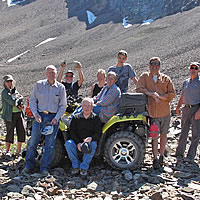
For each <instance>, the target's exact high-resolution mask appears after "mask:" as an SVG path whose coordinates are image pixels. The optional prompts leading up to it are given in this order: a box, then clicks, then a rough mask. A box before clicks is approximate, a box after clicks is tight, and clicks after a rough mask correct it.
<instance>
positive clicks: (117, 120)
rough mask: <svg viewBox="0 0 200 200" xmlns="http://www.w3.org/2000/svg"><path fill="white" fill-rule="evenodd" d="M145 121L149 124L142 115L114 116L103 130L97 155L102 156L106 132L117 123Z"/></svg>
mask: <svg viewBox="0 0 200 200" xmlns="http://www.w3.org/2000/svg"><path fill="white" fill-rule="evenodd" d="M133 120H134V121H144V122H147V119H146V116H144V115H142V114H138V115H123V116H121V115H114V116H112V117H111V118H110V120H109V121H108V122H107V123H106V124H105V125H104V126H103V128H102V135H101V138H100V140H99V142H98V148H97V150H96V153H95V155H96V156H99V155H100V154H101V148H102V144H104V143H105V139H106V131H107V130H108V129H109V128H110V127H112V126H113V125H114V124H116V123H121V122H125V121H133Z"/></svg>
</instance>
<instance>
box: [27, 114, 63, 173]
mask: <svg viewBox="0 0 200 200" xmlns="http://www.w3.org/2000/svg"><path fill="white" fill-rule="evenodd" d="M40 116H41V118H42V122H41V123H38V122H36V121H35V120H34V122H33V126H32V134H31V139H30V141H29V143H28V147H27V152H26V158H25V159H26V165H25V167H26V168H28V169H33V168H34V167H35V157H36V155H37V146H38V144H39V142H40V138H41V128H44V126H45V125H46V124H47V123H48V122H51V120H52V119H53V118H54V117H55V114H48V115H45V114H43V113H40ZM58 128H59V122H57V124H56V125H55V126H54V131H53V133H52V134H50V135H46V136H45V147H44V153H43V156H42V164H41V166H40V171H43V170H47V171H48V170H49V169H50V165H51V162H52V160H53V154H54V146H55V143H56V136H57V132H58Z"/></svg>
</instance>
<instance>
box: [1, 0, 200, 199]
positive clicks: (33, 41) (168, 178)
mask: <svg viewBox="0 0 200 200" xmlns="http://www.w3.org/2000/svg"><path fill="white" fill-rule="evenodd" d="M199 19H200V8H199V7H196V8H194V9H192V10H190V11H187V12H183V13H178V14H176V15H172V16H167V17H165V18H162V19H158V20H157V21H155V22H154V23H153V24H151V25H149V26H141V25H140V24H136V25H133V26H132V27H130V28H128V29H124V28H123V26H122V24H121V23H118V22H119V20H121V19H119V16H115V15H113V14H112V13H105V14H102V15H100V16H98V19H97V20H96V22H95V23H94V24H93V25H88V23H87V22H86V21H85V20H86V16H85V13H83V12H76V10H75V9H74V10H73V9H70V8H68V7H67V4H66V1H63V0H56V1H55V0H45V1H44V0H36V1H35V0H29V1H27V3H25V4H22V5H20V6H13V7H9V8H8V7H7V4H6V2H5V1H0V52H1V55H0V69H1V76H3V75H5V74H12V75H13V76H14V78H15V80H16V83H17V85H16V86H17V88H18V90H19V91H20V92H21V93H22V94H23V95H24V96H27V97H28V96H29V95H30V93H31V90H32V88H33V85H34V84H35V82H36V81H37V80H39V79H42V78H44V68H45V67H46V66H47V65H49V64H54V65H56V67H57V68H58V69H59V63H60V62H61V61H62V60H64V59H67V61H68V63H69V65H68V68H70V69H73V66H72V65H71V63H72V61H73V60H79V61H81V63H82V64H83V73H84V76H85V81H84V84H83V87H82V88H81V91H80V93H81V94H82V95H83V96H88V95H89V93H90V87H91V84H92V83H94V82H95V81H96V72H97V69H99V68H103V69H106V70H107V69H108V66H110V65H113V64H115V63H116V54H117V52H118V51H119V50H120V49H125V50H127V51H128V62H129V63H130V64H132V65H133V67H134V69H135V71H136V73H137V75H138V76H139V75H140V74H141V73H142V72H143V71H146V70H148V61H149V59H150V57H152V56H160V57H161V60H162V66H161V70H162V72H164V73H166V74H168V75H169V76H170V77H171V79H172V81H173V82H174V85H175V87H176V91H177V94H178V95H179V94H180V89H181V86H182V83H183V80H184V79H186V78H188V76H189V71H188V68H187V67H188V65H189V63H190V62H192V61H199V55H200V45H199V44H200V34H199V32H200V26H199ZM48 38H56V39H55V40H53V41H51V42H48V43H46V44H43V45H40V46H38V47H36V46H37V45H38V44H39V43H40V42H42V41H44V40H46V39H48ZM26 51H27V53H26V54H24V55H23V56H21V57H19V58H18V59H16V60H14V61H12V62H8V60H9V59H10V58H13V57H15V56H17V55H19V54H21V53H23V52H26ZM75 75H76V77H75V79H76V78H77V73H76V74H75ZM0 90H2V84H0ZM129 91H131V92H132V91H134V87H133V85H132V84H131V85H130V87H129ZM177 98H178V96H177V97H176V98H175V100H174V102H173V104H174V105H175V104H176V103H177ZM0 127H1V128H0V135H4V132H3V128H4V127H3V125H2V122H1V123H0ZM190 138H191V136H190ZM177 139H178V132H176V131H173V130H171V132H170V134H169V138H168V145H169V149H170V151H169V156H168V157H166V162H165V166H164V168H163V169H161V170H157V171H155V170H153V169H152V160H151V150H150V148H147V153H146V157H145V161H144V164H143V166H142V168H141V169H138V170H134V171H123V172H120V171H116V170H113V169H111V168H110V167H108V166H107V164H106V163H104V162H102V161H98V160H95V161H94V162H93V164H92V166H91V168H90V170H89V176H88V177H87V179H82V178H80V177H72V176H71V175H70V164H69V163H68V162H66V163H65V164H63V166H61V167H60V168H57V169H52V171H51V172H50V174H51V176H49V177H46V178H44V177H41V176H40V174H39V173H35V174H32V175H30V176H23V175H22V174H21V170H22V169H23V167H24V159H23V158H21V157H2V152H1V155H0V183H1V187H0V198H1V199H38V200H39V199H135V200H137V199H146V200H147V199H154V200H162V199H166V200H167V199H173V200H178V199H184V200H191V199H194V200H198V199H200V184H199V182H200V169H199V166H197V165H191V164H189V163H187V162H182V163H180V164H178V165H176V160H175V158H174V157H173V156H172V155H173V153H174V151H175V148H176V146H177ZM3 143H4V142H3V141H0V144H3ZM199 156H200V149H198V152H197V157H196V163H197V164H198V165H199V164H200V163H199Z"/></svg>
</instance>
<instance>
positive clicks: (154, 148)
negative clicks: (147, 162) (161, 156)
mask: <svg viewBox="0 0 200 200" xmlns="http://www.w3.org/2000/svg"><path fill="white" fill-rule="evenodd" d="M152 152H153V158H154V159H156V158H157V156H158V137H157V138H153V139H152Z"/></svg>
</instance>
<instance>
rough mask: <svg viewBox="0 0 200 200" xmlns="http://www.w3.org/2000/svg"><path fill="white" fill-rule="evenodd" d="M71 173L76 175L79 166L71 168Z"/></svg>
mask: <svg viewBox="0 0 200 200" xmlns="http://www.w3.org/2000/svg"><path fill="white" fill-rule="evenodd" d="M71 174H72V175H73V176H75V175H78V174H79V168H73V169H72V171H71Z"/></svg>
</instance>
